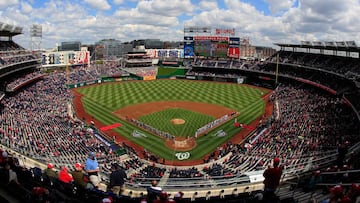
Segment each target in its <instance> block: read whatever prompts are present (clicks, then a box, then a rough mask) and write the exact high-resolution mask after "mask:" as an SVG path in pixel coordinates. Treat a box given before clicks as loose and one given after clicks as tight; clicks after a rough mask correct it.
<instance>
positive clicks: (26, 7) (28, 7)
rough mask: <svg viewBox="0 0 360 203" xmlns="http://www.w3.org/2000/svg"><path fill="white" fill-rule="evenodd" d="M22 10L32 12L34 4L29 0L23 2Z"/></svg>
mask: <svg viewBox="0 0 360 203" xmlns="http://www.w3.org/2000/svg"><path fill="white" fill-rule="evenodd" d="M21 10H22V12H23V13H26V14H28V13H30V12H31V11H32V6H31V5H30V4H29V3H27V2H21Z"/></svg>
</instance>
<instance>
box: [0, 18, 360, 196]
mask: <svg viewBox="0 0 360 203" xmlns="http://www.w3.org/2000/svg"><path fill="white" fill-rule="evenodd" d="M194 33H196V34H194ZM209 33H210V34H209ZM219 33H221V34H219ZM224 33H225V35H224ZM22 34H23V32H22V28H21V27H17V26H13V25H9V24H5V23H0V35H1V41H0V42H1V46H0V78H1V80H0V81H1V82H0V84H1V86H0V87H1V89H0V101H1V106H0V108H1V111H0V118H1V122H0V144H1V145H0V149H1V159H0V161H1V166H2V168H1V174H0V175H1V183H0V195H1V198H3V199H4V200H3V201H4V202H5V201H7V202H41V200H39V199H37V198H38V194H40V193H41V194H42V196H41V197H42V198H43V197H44V196H46V197H47V198H50V199H51V201H48V202H94V203H95V202H101V200H104V199H111V202H124V203H125V202H126V203H132V202H146V201H148V202H149V200H148V197H149V196H150V194H149V190H148V188H150V187H155V186H156V187H159V188H161V189H162V190H163V191H166V195H167V198H171V199H174V200H171V201H169V202H172V201H174V202H194V203H200V202H201V203H202V202H209V203H217V202H229V203H231V202H234V203H235V202H246V203H247V202H249V203H250V202H289V203H291V202H299V203H300V202H309V201H316V202H321V201H324V200H327V199H329V198H332V197H333V196H334V195H335V196H336V195H339V193H341V194H340V196H339V199H341V198H343V197H345V196H346V197H348V199H349V202H356V201H358V200H359V196H360V192H359V191H360V186H359V184H360V176H359V175H360V165H359V163H360V162H359V159H358V157H359V153H360V151H359V149H360V148H359V147H360V138H359V134H360V125H359V124H360V114H359V113H360V103H359V98H360V83H359V82H360V81H359V79H360V71H359V70H360V68H359V64H360V63H359V62H360V61H359V56H360V54H359V53H360V48H359V47H358V46H357V45H356V43H355V42H354V41H341V42H338V41H337V42H310V41H304V42H301V43H299V44H283V43H275V44H274V45H275V46H277V47H278V48H279V50H277V51H276V50H274V51H273V52H271V54H269V56H268V57H266V58H264V59H263V60H258V59H254V58H242V57H240V53H241V51H242V48H241V47H242V45H241V40H242V39H241V38H240V37H235V36H234V35H233V33H232V32H231V29H224V30H220V29H217V30H216V32H215V33H213V32H212V31H211V28H208V27H201V29H199V28H198V27H185V28H184V40H183V41H182V42H181V44H182V46H181V47H180V48H179V47H177V48H173V49H170V48H168V49H164V48H161V49H160V48H156V49H155V48H154V49H147V48H146V45H141V44H140V45H139V44H135V43H134V44H133V45H132V46H131V50H130V51H127V52H126V53H124V54H123V55H122V56H121V57H118V58H106V57H103V58H95V56H96V55H99V52H101V49H102V48H103V47H95V48H94V49H87V50H86V49H81V50H79V51H76V50H75V51H72V50H70V51H43V50H41V51H33V50H27V49H25V48H23V47H22V46H20V45H19V44H18V43H16V42H15V41H13V39H12V37H13V36H17V35H22ZM227 35H228V36H227ZM99 50H100V51H99ZM314 50H316V51H314ZM90 156H93V157H95V158H96V160H97V162H98V165H99V171H98V175H97V176H99V182H98V183H97V184H96V185H95V184H94V182H93V181H92V180H91V179H89V180H87V182H86V183H88V184H93V186H94V187H91V189H89V188H88V187H86V188H85V187H83V186H82V185H80V184H77V183H76V182H73V181H71V182H63V181H62V179H61V177H60V176H59V178H57V177H55V178H53V177H48V176H46V175H47V173H46V172H45V171H46V170H52V171H55V173H59V174H61V173H63V172H64V169H66V171H67V170H69V171H73V170H77V168H78V167H80V168H81V167H82V166H84V165H85V166H86V164H87V163H88V162H87V161H85V160H87V158H88V157H90ZM9 160H11V162H10V161H9ZM74 164H75V165H74ZM277 164H280V166H281V170H282V173H281V175H280V176H279V180H278V181H279V183H278V185H276V189H274V191H272V193H273V194H272V196H266V193H265V192H266V186H265V189H264V184H266V175H265V174H266V171H267V169H268V168H271V167H272V166H276V165H277ZM3 166H4V167H3ZM7 166H8V167H9V168H7ZM114 166H118V167H120V168H121V169H122V170H123V171H124V172H125V174H126V177H125V180H124V183H123V185H122V186H124V187H123V189H122V190H121V194H116V193H114V191H113V190H112V189H111V186H112V181H113V180H112V178H111V177H112V174H113V172H114V171H113V167H114ZM81 170H83V172H84V174H85V175H88V176H89V177H90V176H91V175H90V174H86V170H85V168H83V169H81ZM88 173H89V172H88ZM44 174H45V175H44ZM85 177H86V176H85ZM89 177H88V178H89ZM7 180H9V181H7ZM154 182H156V183H157V185H152V184H154ZM339 188H341V191H340V192H339V190H340V189H339ZM44 191H46V192H44ZM42 192H43V193H42ZM161 194H162V193H161ZM265 197H266V198H265ZM159 198H160V199H161V196H160V197H159ZM6 199H11V201H9V200H6Z"/></svg>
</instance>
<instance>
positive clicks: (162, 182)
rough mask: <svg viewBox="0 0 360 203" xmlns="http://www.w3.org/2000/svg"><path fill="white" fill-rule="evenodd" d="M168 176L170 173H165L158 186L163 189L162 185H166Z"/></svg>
mask: <svg viewBox="0 0 360 203" xmlns="http://www.w3.org/2000/svg"><path fill="white" fill-rule="evenodd" d="M169 176H170V172H168V171H165V173H164V175H163V176H162V177H161V179H160V181H159V186H160V187H163V186H164V185H166V183H167V181H168V179H169Z"/></svg>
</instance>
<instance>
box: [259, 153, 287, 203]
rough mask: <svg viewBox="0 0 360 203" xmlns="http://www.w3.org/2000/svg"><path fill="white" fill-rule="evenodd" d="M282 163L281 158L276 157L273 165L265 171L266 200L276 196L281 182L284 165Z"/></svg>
mask: <svg viewBox="0 0 360 203" xmlns="http://www.w3.org/2000/svg"><path fill="white" fill-rule="evenodd" d="M279 165H280V159H279V158H277V157H276V158H274V160H273V167H271V166H269V167H268V168H267V169H266V170H265V171H264V174H263V176H264V178H265V180H264V185H265V187H264V200H265V201H267V200H271V199H273V198H274V197H275V194H274V193H275V191H276V189H277V187H278V186H279V184H280V178H281V175H282V167H281V166H279Z"/></svg>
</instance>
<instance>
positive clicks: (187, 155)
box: [175, 152, 190, 160]
mask: <svg viewBox="0 0 360 203" xmlns="http://www.w3.org/2000/svg"><path fill="white" fill-rule="evenodd" d="M175 156H176V158H177V159H179V160H185V159H189V158H190V153H189V152H178V153H176V154H175Z"/></svg>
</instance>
